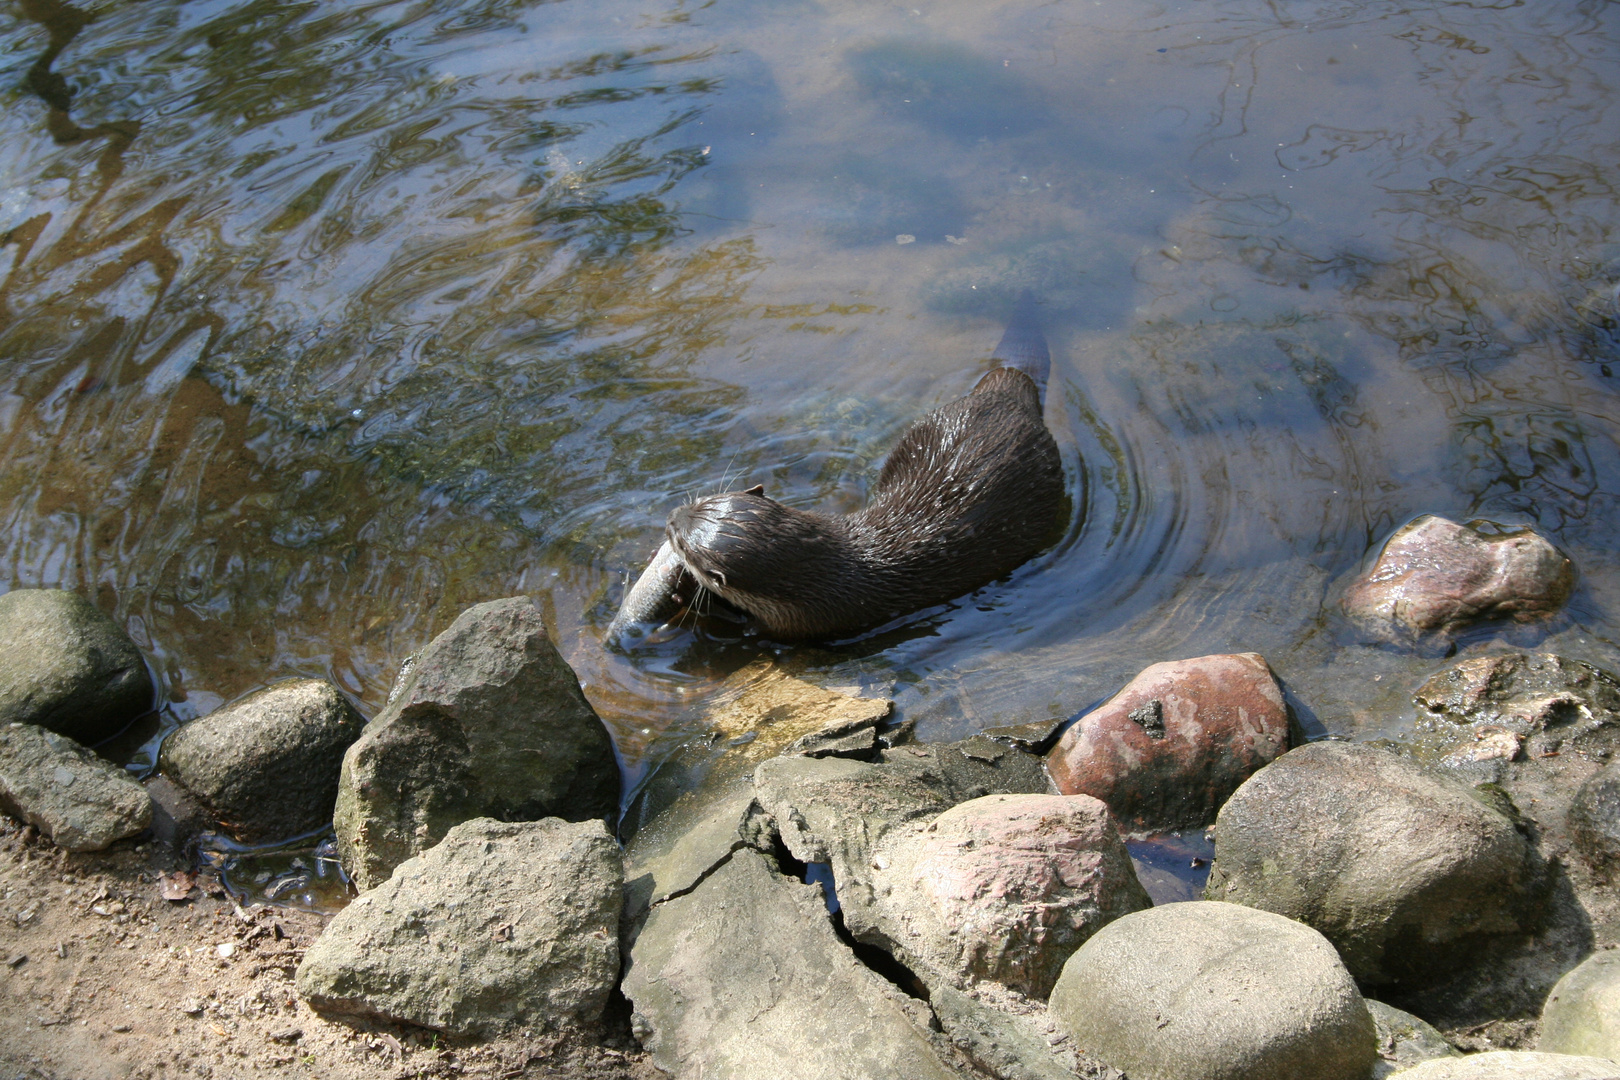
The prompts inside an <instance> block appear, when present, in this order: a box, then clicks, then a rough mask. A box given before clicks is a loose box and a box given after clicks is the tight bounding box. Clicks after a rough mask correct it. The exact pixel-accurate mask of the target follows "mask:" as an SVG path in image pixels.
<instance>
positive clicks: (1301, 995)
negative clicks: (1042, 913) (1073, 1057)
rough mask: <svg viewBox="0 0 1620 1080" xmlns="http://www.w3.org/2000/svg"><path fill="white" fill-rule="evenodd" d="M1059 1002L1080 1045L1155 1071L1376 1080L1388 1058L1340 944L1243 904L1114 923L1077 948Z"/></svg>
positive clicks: (1162, 1076)
mask: <svg viewBox="0 0 1620 1080" xmlns="http://www.w3.org/2000/svg"><path fill="white" fill-rule="evenodd" d="M1052 1012H1053V1014H1054V1015H1055V1016H1056V1017H1057V1018H1058V1020H1059V1022H1060V1023H1061V1024H1062V1025H1063V1026H1064V1027H1065V1028H1066V1029H1067V1030H1068V1031H1069V1033H1070V1034H1071V1035H1073V1037H1074V1040H1075V1044H1076V1047H1077V1049H1078V1050H1079V1051H1080V1052H1082V1053H1086V1054H1090V1055H1093V1056H1095V1057H1097V1058H1099V1059H1101V1060H1102V1061H1105V1062H1107V1063H1108V1064H1109V1065H1112V1066H1113V1067H1114V1068H1116V1069H1121V1070H1123V1071H1124V1072H1125V1073H1126V1075H1128V1076H1130V1077H1133V1078H1135V1077H1142V1078H1144V1080H1300V1078H1302V1077H1310V1078H1311V1080H1366V1078H1367V1076H1368V1075H1369V1073H1370V1072H1371V1070H1372V1068H1373V1064H1374V1062H1375V1061H1376V1060H1377V1040H1376V1035H1375V1033H1374V1026H1373V1020H1372V1017H1371V1015H1370V1014H1369V1013H1368V1011H1367V1006H1366V1004H1365V1003H1364V1002H1363V1000H1362V997H1361V994H1360V992H1359V991H1357V989H1356V984H1355V982H1354V980H1352V979H1351V978H1350V973H1349V972H1348V971H1346V970H1345V967H1344V965H1343V964H1342V963H1341V962H1340V961H1339V957H1338V954H1337V953H1335V952H1334V950H1333V946H1332V945H1331V944H1329V943H1328V941H1327V940H1326V939H1325V938H1323V937H1322V935H1321V934H1318V933H1317V932H1316V931H1314V930H1312V929H1311V928H1310V927H1308V926H1304V925H1302V924H1300V923H1297V922H1293V921H1291V920H1289V919H1285V918H1283V917H1281V916H1279V915H1272V914H1270V913H1268V912H1263V911H1257V910H1255V909H1253V908H1244V907H1239V906H1237V905H1235V904H1217V903H1210V902H1208V901H1192V902H1189V903H1185V904H1169V905H1166V906H1165V907H1158V908H1152V909H1149V910H1147V911H1139V912H1136V913H1135V914H1132V915H1127V916H1125V917H1124V918H1122V919H1119V920H1116V921H1115V922H1112V923H1109V924H1108V925H1107V926H1105V927H1103V928H1102V929H1101V930H1099V931H1098V932H1097V933H1096V934H1094V935H1093V936H1092V937H1091V940H1089V941H1087V942H1086V943H1085V944H1084V945H1082V946H1081V947H1080V950H1079V951H1078V952H1076V953H1075V954H1074V955H1073V956H1072V957H1070V958H1069V962H1068V964H1067V965H1066V966H1065V967H1064V969H1063V975H1062V977H1061V978H1060V979H1059V980H1058V984H1057V986H1056V988H1055V989H1053V991H1052Z"/></svg>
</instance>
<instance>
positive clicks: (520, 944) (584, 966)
mask: <svg viewBox="0 0 1620 1080" xmlns="http://www.w3.org/2000/svg"><path fill="white" fill-rule="evenodd" d="M623 887H624V869H623V864H622V861H621V858H620V854H619V846H618V844H617V843H616V842H615V841H614V839H613V837H611V836H610V835H608V831H607V828H606V826H605V825H603V824H602V823H601V822H600V821H585V822H566V821H560V820H558V819H556V818H547V819H545V820H542V821H523V822H501V821H494V820H491V819H489V818H479V819H475V820H472V821H467V822H463V823H461V824H459V825H457V826H455V827H454V828H452V829H451V830H450V831H449V833H448V834H446V836H445V838H444V840H443V841H441V842H440V843H439V844H438V845H436V846H435V847H432V848H429V849H428V850H427V851H425V852H423V853H422V854H421V855H419V856H416V857H414V858H411V859H407V860H406V861H405V862H403V863H401V864H400V865H399V868H398V869H397V870H396V871H395V873H394V875H393V876H392V877H391V878H389V879H388V880H387V881H385V882H383V883H382V884H381V885H379V886H377V887H376V888H375V889H373V890H371V891H370V892H368V893H366V894H364V895H363V896H360V897H359V898H357V899H356V900H355V901H354V902H353V903H352V904H350V905H349V906H348V907H346V908H344V909H343V910H342V911H340V912H338V914H337V915H336V917H334V918H333V919H332V922H331V924H330V925H328V926H327V928H326V932H325V933H323V934H322V935H321V936H320V937H319V938H318V939H317V940H316V941H315V943H314V944H313V945H311V946H310V947H309V949H308V951H307V952H306V953H305V955H304V962H303V963H302V964H300V965H299V967H298V975H297V987H298V993H299V995H300V996H302V997H303V998H304V999H305V1000H306V1001H307V1002H309V1004H310V1006H311V1007H312V1008H315V1009H317V1010H319V1011H321V1012H323V1013H327V1014H330V1015H336V1016H350V1017H360V1018H376V1019H383V1020H390V1021H395V1022H398V1023H404V1024H415V1025H418V1026H420V1027H427V1028H435V1029H438V1030H442V1031H451V1032H457V1033H461V1034H483V1033H488V1032H491V1031H495V1030H499V1029H501V1028H505V1027H510V1026H512V1025H517V1024H522V1025H528V1026H532V1027H537V1028H565V1029H567V1028H573V1029H584V1030H593V1029H594V1028H595V1027H596V1025H597V1024H598V1023H599V1021H600V1019H601V1016H602V1010H603V1009H604V1008H605V1007H606V1005H607V1000H608V996H609V994H611V993H612V991H613V987H614V984H615V983H616V982H617V981H618V976H619V915H620V911H621V909H622V907H623V903H624V901H623Z"/></svg>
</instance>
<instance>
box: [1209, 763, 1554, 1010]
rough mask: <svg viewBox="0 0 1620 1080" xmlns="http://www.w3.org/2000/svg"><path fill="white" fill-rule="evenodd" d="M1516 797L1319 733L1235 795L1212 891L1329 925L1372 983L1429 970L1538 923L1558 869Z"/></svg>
mask: <svg viewBox="0 0 1620 1080" xmlns="http://www.w3.org/2000/svg"><path fill="white" fill-rule="evenodd" d="M1499 806H1500V807H1501V808H1500V809H1499V808H1498V807H1499ZM1502 809H1506V810H1507V811H1508V812H1509V813H1511V812H1512V805H1511V803H1508V802H1507V799H1506V797H1505V796H1503V795H1501V793H1500V792H1496V793H1495V794H1494V795H1492V794H1491V793H1488V792H1480V791H1476V790H1475V789H1473V788H1469V787H1467V786H1465V785H1463V784H1461V783H1459V782H1457V781H1455V780H1452V779H1450V778H1447V777H1441V776H1435V775H1432V774H1430V773H1428V772H1425V771H1424V770H1422V769H1420V768H1419V767H1418V766H1416V765H1415V764H1413V763H1412V762H1411V761H1409V760H1408V759H1406V758H1403V757H1401V756H1399V755H1397V754H1394V753H1392V752H1390V751H1388V750H1382V749H1379V748H1376V747H1372V746H1365V745H1351V744H1347V743H1336V742H1321V743H1312V744H1311V745H1308V746H1302V747H1300V748H1299V749H1297V750H1293V751H1291V752H1289V753H1287V754H1285V755H1283V756H1282V757H1280V758H1278V759H1277V760H1276V761H1274V762H1272V763H1271V764H1270V765H1268V766H1266V767H1265V768H1264V769H1261V770H1260V771H1259V772H1257V773H1255V774H1254V775H1253V776H1252V777H1250V778H1249V779H1248V780H1247V781H1246V782H1245V783H1244V785H1243V786H1242V787H1240V788H1239V789H1238V790H1237V792H1236V793H1235V794H1233V796H1232V798H1231V799H1229V800H1228V801H1227V803H1226V805H1225V806H1223V807H1222V808H1221V812H1220V815H1219V817H1218V818H1217V819H1216V825H1215V864H1214V867H1213V869H1212V871H1211V873H1210V877H1209V883H1208V885H1207V886H1206V888H1205V892H1204V895H1205V896H1206V897H1207V898H1209V899H1211V900H1227V901H1231V902H1233V903H1238V904H1246V905H1248V906H1250V907H1255V908H1261V909H1264V910H1266V911H1273V912H1276V913H1278V914H1280V915H1284V916H1287V917H1289V918H1293V919H1298V920H1299V921H1301V922H1303V923H1306V924H1308V925H1310V926H1312V927H1315V928H1316V929H1317V930H1319V931H1321V932H1322V933H1323V934H1325V935H1326V936H1327V938H1328V940H1329V941H1331V942H1333V944H1334V945H1335V946H1336V947H1337V948H1338V950H1339V953H1340V954H1341V955H1342V956H1343V957H1344V962H1345V964H1346V965H1348V967H1349V968H1350V971H1351V972H1352V973H1353V974H1354V975H1355V976H1356V978H1357V979H1359V980H1361V981H1362V982H1363V983H1364V984H1367V985H1375V984H1381V983H1390V982H1408V983H1421V982H1423V981H1425V980H1427V979H1430V978H1432V977H1433V976H1435V975H1436V974H1438V973H1440V972H1443V971H1445V970H1447V969H1448V968H1450V967H1453V966H1455V965H1457V964H1458V963H1460V962H1462V961H1464V960H1466V959H1467V958H1468V954H1469V951H1470V950H1471V949H1473V948H1475V947H1476V946H1477V945H1478V943H1479V942H1480V941H1481V940H1482V939H1484V938H1487V937H1489V936H1492V935H1501V934H1513V933H1519V932H1523V931H1526V930H1528V929H1530V928H1531V927H1532V925H1533V923H1534V920H1535V917H1536V910H1535V909H1536V906H1537V905H1536V901H1537V900H1538V899H1539V897H1540V895H1541V890H1542V887H1543V886H1544V884H1545V878H1544V875H1543V874H1542V873H1541V865H1540V863H1539V860H1537V858H1536V856H1535V854H1534V852H1533V850H1532V849H1531V847H1530V846H1529V844H1528V843H1527V842H1526V841H1525V839H1524V837H1523V836H1522V835H1521V834H1520V833H1519V831H1518V829H1517V828H1516V827H1515V825H1514V822H1513V821H1512V820H1511V819H1510V818H1509V817H1508V816H1507V815H1506V814H1504V813H1503V812H1502Z"/></svg>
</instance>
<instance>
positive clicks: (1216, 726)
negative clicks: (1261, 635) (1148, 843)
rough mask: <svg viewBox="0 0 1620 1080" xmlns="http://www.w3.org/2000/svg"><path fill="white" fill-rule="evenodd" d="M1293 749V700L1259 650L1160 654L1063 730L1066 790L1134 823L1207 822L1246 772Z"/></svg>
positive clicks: (1055, 774) (1057, 759) (1057, 775)
mask: <svg viewBox="0 0 1620 1080" xmlns="http://www.w3.org/2000/svg"><path fill="white" fill-rule="evenodd" d="M1287 749H1288V708H1287V706H1286V705H1285V704H1284V703H1283V696H1282V688H1281V687H1279V686H1278V685H1277V680H1276V678H1275V677H1274V676H1273V675H1272V673H1271V668H1270V667H1269V666H1267V664H1266V661H1265V659H1264V658H1263V657H1261V656H1260V655H1258V654H1257V653H1235V654H1230V655H1217V656H1200V657H1198V658H1196V659H1193V660H1182V661H1179V662H1176V663H1165V664H1154V665H1153V666H1152V667H1150V668H1147V669H1146V670H1144V671H1143V672H1142V673H1141V674H1140V675H1138V676H1137V677H1136V678H1134V679H1132V680H1131V681H1130V683H1129V685H1127V686H1126V687H1125V688H1124V689H1123V690H1121V691H1120V692H1119V693H1117V694H1115V695H1114V696H1113V697H1112V698H1110V699H1109V700H1108V701H1107V703H1106V704H1104V705H1102V706H1100V707H1099V708H1097V709H1094V710H1093V711H1091V712H1089V713H1087V714H1086V715H1084V716H1082V717H1081V718H1080V719H1079V720H1078V721H1077V722H1076V723H1075V724H1074V725H1073V726H1071V727H1070V728H1069V729H1068V730H1067V731H1065V732H1064V733H1063V735H1062V737H1061V738H1059V739H1058V741H1057V745H1056V746H1055V747H1053V749H1052V751H1051V753H1050V754H1048V755H1047V758H1046V767H1047V770H1048V771H1049V772H1050V773H1051V774H1052V780H1053V782H1054V783H1056V784H1057V788H1058V790H1059V791H1061V792H1063V794H1065V795H1091V796H1093V797H1095V798H1098V799H1101V800H1102V801H1103V802H1105V803H1107V804H1108V809H1110V810H1111V811H1113V813H1114V817H1115V818H1116V819H1117V820H1118V821H1119V822H1120V826H1121V827H1122V828H1124V829H1126V830H1127V831H1148V832H1160V831H1171V830H1175V829H1196V828H1202V827H1203V826H1205V825H1208V824H1209V823H1210V821H1211V820H1213V819H1214V817H1215V811H1216V810H1217V809H1219V808H1220V805H1221V803H1223V802H1225V801H1226V798H1227V796H1229V795H1230V794H1231V793H1232V792H1233V791H1234V790H1236V789H1237V786H1238V785H1239V784H1241V783H1243V781H1244V779H1245V778H1246V777H1248V775H1249V774H1250V773H1252V772H1254V771H1255V770H1256V769H1258V768H1260V767H1261V766H1262V765H1264V764H1266V763H1267V762H1269V761H1271V760H1272V759H1273V758H1275V757H1277V756H1278V755H1279V754H1281V753H1283V752H1284V751H1285V750H1287Z"/></svg>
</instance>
